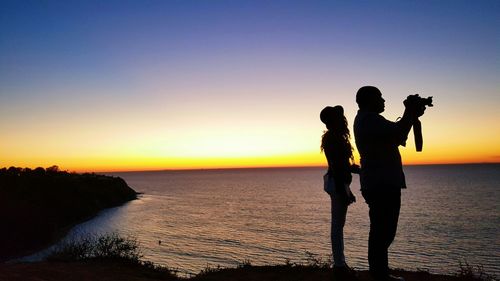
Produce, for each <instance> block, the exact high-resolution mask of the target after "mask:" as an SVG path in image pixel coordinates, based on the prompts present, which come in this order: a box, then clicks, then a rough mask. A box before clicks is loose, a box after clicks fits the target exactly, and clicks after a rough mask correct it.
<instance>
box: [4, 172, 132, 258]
mask: <svg viewBox="0 0 500 281" xmlns="http://www.w3.org/2000/svg"><path fill="white" fill-rule="evenodd" d="M136 198H137V193H136V192H135V191H134V190H133V189H132V188H130V187H129V186H128V185H127V183H126V182H125V181H124V180H123V179H121V178H119V177H110V176H104V175H97V174H93V173H85V174H77V173H68V172H66V171H60V170H59V168H58V167H57V166H52V167H49V168H46V169H45V168H41V167H40V168H36V169H29V168H17V167H10V168H2V169H0V228H1V229H2V231H1V232H0V249H1V251H0V262H1V261H6V260H9V259H12V258H16V257H20V256H24V255H28V254H31V253H33V252H35V251H37V250H40V249H42V248H43V247H46V246H48V245H50V244H51V243H54V242H56V241H57V240H58V239H60V238H62V237H63V236H64V234H66V232H67V231H68V230H69V229H70V228H71V227H72V226H74V225H75V224H78V223H80V222H83V221H85V220H88V219H90V218H92V217H94V216H95V215H97V214H98V213H99V212H100V211H101V210H103V209H106V208H110V207H114V206H119V205H121V204H123V203H125V202H127V201H130V200H133V199H136Z"/></svg>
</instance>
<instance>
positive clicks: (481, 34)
mask: <svg viewBox="0 0 500 281" xmlns="http://www.w3.org/2000/svg"><path fill="white" fill-rule="evenodd" d="M499 77H500V2H498V1H456V0H453V1H239V0H211V1H206V0H204V1H195V0H193V1H191V0H189V1H186V0H184V1H173V0H171V1H167V0H165V1H160V0H158V1H153V0H144V1H139V0H137V1H47V0H45V1H43V0H39V1H5V0H2V1H0V136H1V137H0V167H9V166H20V167H37V166H42V167H48V166H51V165H58V166H59V167H61V168H62V169H65V170H70V171H121V170H160V169H191V168H194V169H198V168H227V167H262V166H263V167H268V166H317V165H325V164H326V161H325V159H324V155H322V154H321V153H320V149H319V145H320V137H321V134H322V132H323V130H324V129H325V128H324V125H323V124H322V123H321V122H320V120H319V112H320V111H321V109H322V108H323V107H325V106H327V105H332V106H333V105H342V106H344V108H345V113H346V117H347V119H348V122H349V125H350V128H351V130H352V123H353V120H354V117H355V115H356V111H357V105H356V103H355V93H356V91H357V90H358V89H359V88H360V87H361V86H364V85H374V86H377V87H378V88H379V89H380V90H381V91H382V93H383V97H384V98H385V100H386V111H385V112H384V113H383V114H382V115H383V116H384V117H386V118H387V119H388V120H393V121H395V120H396V119H397V118H398V117H399V116H401V115H402V113H403V110H404V106H403V104H402V101H403V100H404V99H405V98H406V96H407V95H410V94H416V93H418V94H420V95H421V96H424V97H425V96H433V97H434V105H435V106H434V107H432V108H429V109H428V110H427V111H426V114H425V115H424V116H423V117H422V118H421V120H422V124H423V132H424V151H423V152H419V153H417V152H415V148H414V143H413V141H412V138H413V136H412V134H410V136H409V141H408V144H407V146H406V147H401V149H400V151H401V154H402V157H403V162H404V163H405V164H443V163H478V162H479V163H484V162H500V145H499V144H500V128H499V127H500V125H499V123H500V110H499V107H500V93H499V89H500V78H499ZM352 142H353V143H354V138H352ZM355 154H356V161H357V162H359V155H358V154H357V152H355Z"/></svg>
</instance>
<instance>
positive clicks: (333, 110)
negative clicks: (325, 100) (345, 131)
mask: <svg viewBox="0 0 500 281" xmlns="http://www.w3.org/2000/svg"><path fill="white" fill-rule="evenodd" d="M343 116H344V108H343V107H342V106H340V105H336V106H334V107H331V106H327V107H325V108H323V110H321V113H320V114H319V119H320V120H321V122H323V123H325V124H328V123H330V122H331V121H332V120H336V119H337V120H338V119H339V118H340V117H343Z"/></svg>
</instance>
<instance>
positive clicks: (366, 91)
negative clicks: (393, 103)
mask: <svg viewBox="0 0 500 281" xmlns="http://www.w3.org/2000/svg"><path fill="white" fill-rule="evenodd" d="M356 103H357V104H358V107H359V109H360V110H363V111H371V112H376V113H382V112H384V109H385V104H384V103H385V100H384V99H383V98H382V93H381V92H380V90H379V89H377V87H374V86H364V87H361V88H360V89H359V90H358V92H357V93H356Z"/></svg>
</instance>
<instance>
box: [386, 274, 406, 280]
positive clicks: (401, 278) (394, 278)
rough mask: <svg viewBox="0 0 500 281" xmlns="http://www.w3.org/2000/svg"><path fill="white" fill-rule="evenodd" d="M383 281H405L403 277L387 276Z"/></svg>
mask: <svg viewBox="0 0 500 281" xmlns="http://www.w3.org/2000/svg"><path fill="white" fill-rule="evenodd" d="M384 281H405V279H404V278H403V277H399V276H394V275H389V276H387V278H386V279H385V280H384Z"/></svg>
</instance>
